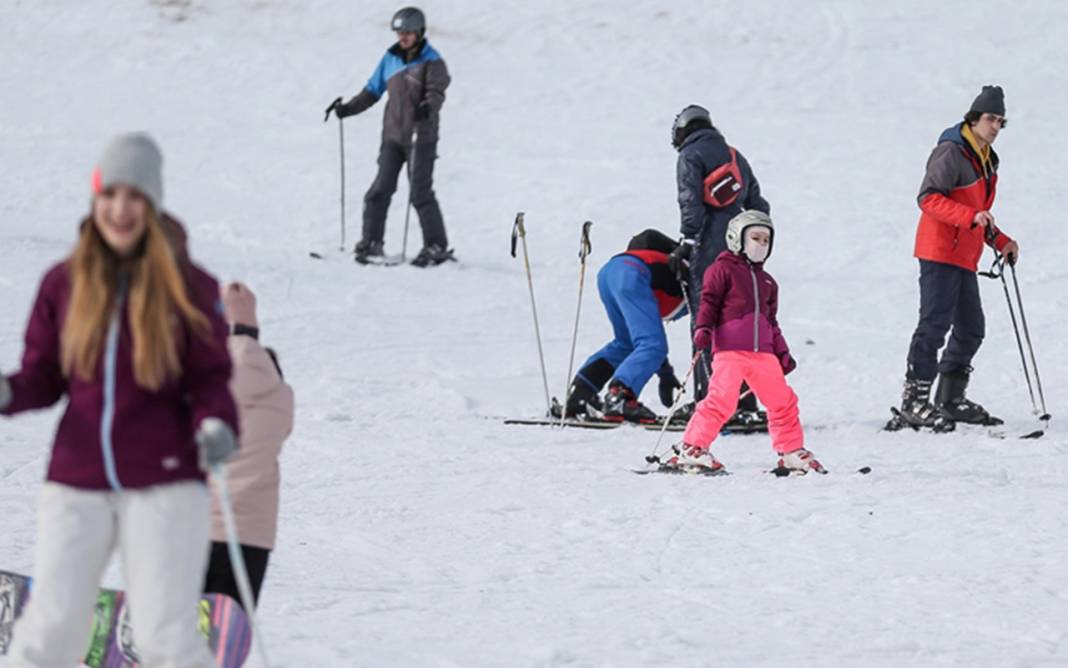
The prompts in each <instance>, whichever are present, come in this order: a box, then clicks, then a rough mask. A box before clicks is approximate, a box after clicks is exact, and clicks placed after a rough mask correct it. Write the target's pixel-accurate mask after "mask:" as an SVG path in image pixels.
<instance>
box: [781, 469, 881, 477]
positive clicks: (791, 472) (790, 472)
mask: <svg viewBox="0 0 1068 668" xmlns="http://www.w3.org/2000/svg"><path fill="white" fill-rule="evenodd" d="M767 473H770V474H772V475H773V476H775V477H776V478H800V477H801V476H804V475H807V474H808V471H799V470H797V469H788V468H786V467H785V466H776V467H775V468H773V469H771V470H770V471H767ZM817 473H821V474H823V475H827V474H828V473H830V471H828V470H827V469H824V470H822V471H817ZM856 473H859V474H860V475H868V474H869V473H871V467H870V466H861V467H860V468H859V469H857V470H856Z"/></svg>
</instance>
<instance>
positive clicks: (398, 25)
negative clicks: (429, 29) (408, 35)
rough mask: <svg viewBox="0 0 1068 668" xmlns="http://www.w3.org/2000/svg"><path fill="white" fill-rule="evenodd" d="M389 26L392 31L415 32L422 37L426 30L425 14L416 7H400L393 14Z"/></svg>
mask: <svg viewBox="0 0 1068 668" xmlns="http://www.w3.org/2000/svg"><path fill="white" fill-rule="evenodd" d="M389 27H390V28H392V29H393V31H394V32H416V33H419V36H420V37H422V36H423V34H424V33H425V32H426V16H424V15H423V11H422V10H421V9H419V8H418V7H402V8H401V9H398V10H397V13H396V14H394V15H393V20H392V21H390V22H389Z"/></svg>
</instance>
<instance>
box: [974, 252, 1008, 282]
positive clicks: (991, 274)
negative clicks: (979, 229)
mask: <svg viewBox="0 0 1068 668" xmlns="http://www.w3.org/2000/svg"><path fill="white" fill-rule="evenodd" d="M1004 273H1005V256H1004V255H1002V254H1001V253H999V252H998V251H996V250H995V251H994V262H993V263H992V264H991V265H990V271H980V272H979V275H980V276H983V277H985V278H993V279H995V280H997V279H999V278H1001V276H1002V274H1004Z"/></svg>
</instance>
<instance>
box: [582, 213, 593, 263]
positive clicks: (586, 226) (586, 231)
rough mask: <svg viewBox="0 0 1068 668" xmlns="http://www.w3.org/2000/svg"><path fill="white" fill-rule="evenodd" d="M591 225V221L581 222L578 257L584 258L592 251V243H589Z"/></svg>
mask: <svg viewBox="0 0 1068 668" xmlns="http://www.w3.org/2000/svg"><path fill="white" fill-rule="evenodd" d="M591 227H593V221H592V220H587V221H586V222H585V223H583V224H582V238H581V239H580V241H579V259H582V260H585V259H586V256H588V255H589V254H590V253H592V252H593V245H592V244H590V228H591Z"/></svg>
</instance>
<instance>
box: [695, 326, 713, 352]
mask: <svg viewBox="0 0 1068 668" xmlns="http://www.w3.org/2000/svg"><path fill="white" fill-rule="evenodd" d="M693 347H694V348H696V349H697V350H708V349H709V348H711V347H712V330H711V329H709V328H708V327H698V328H697V331H696V332H694V333H693Z"/></svg>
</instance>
